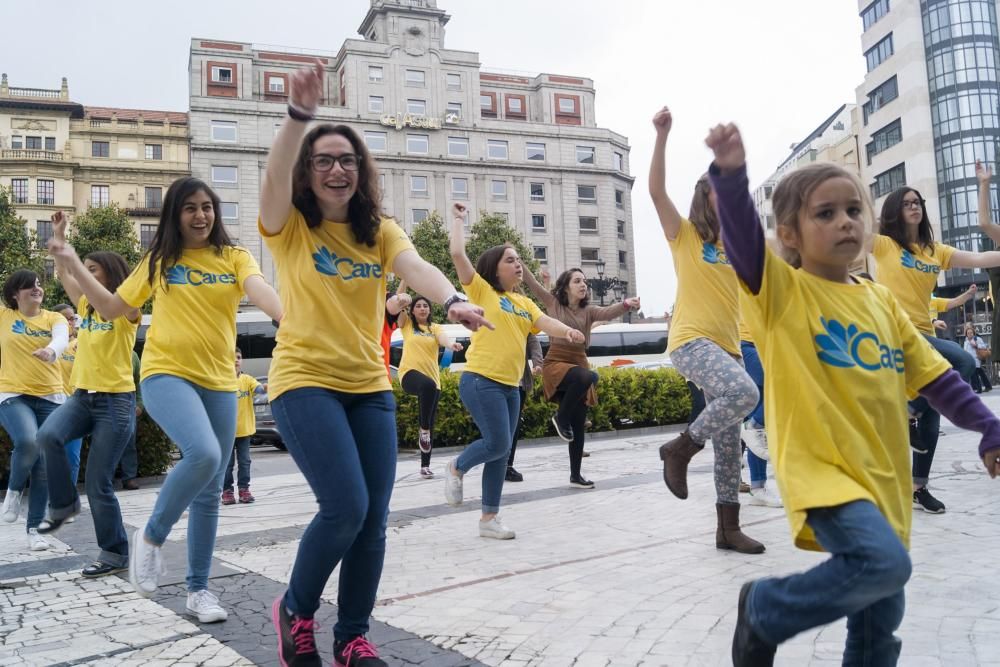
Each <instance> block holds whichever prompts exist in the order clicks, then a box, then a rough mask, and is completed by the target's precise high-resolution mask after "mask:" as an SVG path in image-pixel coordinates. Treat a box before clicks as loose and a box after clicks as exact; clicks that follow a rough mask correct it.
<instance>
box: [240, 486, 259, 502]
mask: <svg viewBox="0 0 1000 667" xmlns="http://www.w3.org/2000/svg"><path fill="white" fill-rule="evenodd" d="M255 500H257V499H256V498H254V497H253V494H252V493H250V487H247V488H245V489H240V502H241V503H252V502H253V501H255Z"/></svg>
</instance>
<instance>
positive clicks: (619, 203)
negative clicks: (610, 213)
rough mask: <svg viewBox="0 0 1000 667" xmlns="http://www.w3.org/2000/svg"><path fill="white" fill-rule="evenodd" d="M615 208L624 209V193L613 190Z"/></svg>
mask: <svg viewBox="0 0 1000 667" xmlns="http://www.w3.org/2000/svg"><path fill="white" fill-rule="evenodd" d="M615 206H616V207H618V208H625V191H624V190H615Z"/></svg>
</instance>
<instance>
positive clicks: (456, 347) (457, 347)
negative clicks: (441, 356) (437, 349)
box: [448, 343, 465, 352]
mask: <svg viewBox="0 0 1000 667" xmlns="http://www.w3.org/2000/svg"><path fill="white" fill-rule="evenodd" d="M448 347H450V348H451V351H452V352H461V351H462V350H464V349H465V346H463V345H462V344H461V343H452V344H451V345H449V346H448Z"/></svg>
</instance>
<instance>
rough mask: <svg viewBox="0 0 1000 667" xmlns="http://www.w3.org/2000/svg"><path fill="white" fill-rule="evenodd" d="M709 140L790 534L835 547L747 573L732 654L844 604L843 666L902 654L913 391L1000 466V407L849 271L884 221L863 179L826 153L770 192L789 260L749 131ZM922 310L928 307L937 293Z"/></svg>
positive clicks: (739, 656) (745, 653) (877, 289)
mask: <svg viewBox="0 0 1000 667" xmlns="http://www.w3.org/2000/svg"><path fill="white" fill-rule="evenodd" d="M706 143H707V144H708V146H709V147H710V148H711V149H712V150H713V152H714V153H715V161H714V162H713V163H712V166H711V167H710V170H709V174H710V178H711V179H712V186H713V188H714V189H715V192H716V203H717V208H718V212H719V220H720V224H721V227H722V235H723V239H724V240H725V245H726V251H727V253H728V255H729V258H730V261H731V262H732V264H733V268H734V269H735V271H736V274H737V276H738V277H739V280H740V283H741V294H740V297H741V298H740V302H741V306H742V307H743V312H744V314H745V317H746V321H747V325H748V327H749V328H750V333H751V334H752V335H753V338H754V341H755V342H756V343H757V346H758V349H759V350H760V355H761V360H762V362H763V365H764V383H765V384H764V393H765V397H766V398H765V401H764V406H765V411H766V413H767V429H768V439H769V450H770V454H771V460H772V461H773V462H774V465H775V470H776V473H777V480H778V485H779V487H781V497H782V499H783V500H784V502H785V510H786V512H787V514H788V517H789V520H790V522H791V527H792V535H793V537H794V539H795V543H796V544H797V545H798V546H800V547H802V548H805V549H813V550H825V551H828V552H830V558H829V559H827V560H826V561H825V562H823V563H821V564H819V565H817V566H816V567H814V568H812V569H811V570H808V571H807V572H803V573H800V574H793V575H790V576H785V577H779V578H767V579H759V580H757V581H752V582H748V583H746V584H744V585H743V587H742V589H741V590H740V594H739V601H738V616H737V623H736V632H735V635H734V638H733V647H732V655H733V663H734V664H735V665H737V666H738V667H742V666H744V665H770V664H772V661H773V659H774V655H775V652H776V650H777V647H778V645H779V644H781V643H782V642H784V641H786V640H787V639H790V638H791V637H793V636H795V635H796V634H798V633H800V632H803V631H805V630H808V629H810V628H814V627H817V626H820V625H824V624H826V623H830V622H832V621H834V620H837V619H839V618H843V617H845V616H846V617H847V642H846V647H845V651H844V658H843V662H844V664H845V665H847V664H851V665H855V664H858V665H860V664H866V665H869V664H870V665H895V664H896V661H897V660H898V658H899V652H900V641H899V639H897V638H896V637H894V636H893V633H894V632H895V630H896V628H898V627H899V624H900V622H901V621H902V619H903V611H904V598H903V587H904V585H905V584H906V581H907V579H909V576H910V571H911V564H910V558H909V555H908V554H907V547H908V543H909V536H910V520H911V515H912V508H911V506H910V479H909V477H910V466H909V449H908V448H907V446H906V394H907V392H908V391H912V392H919V393H920V394H921V395H923V396H924V397H926V398H927V399H928V400H929V401H930V403H931V404H932V405H933V406H934V407H935V408H937V409H939V410H942V411H944V413H945V415H946V416H947V417H948V418H949V419H950V420H951V421H952V422H953V423H955V424H956V425H958V426H961V427H962V428H968V429H971V430H975V431H978V432H980V433H982V434H983V438H982V442H981V444H980V446H979V454H980V456H982V458H983V462H984V464H985V465H986V467H987V470H988V471H989V474H990V475H991V476H993V477H995V476H996V475H997V474H998V473H1000V420H998V419H997V418H996V417H995V416H994V415H993V413H992V412H991V411H990V410H989V409H987V408H986V406H984V405H983V403H982V402H981V401H980V400H979V398H978V397H977V396H976V395H975V394H974V393H973V392H972V389H971V388H970V387H969V385H968V384H967V383H966V382H964V381H963V380H962V378H961V377H960V376H959V375H958V373H956V372H954V371H953V370H951V368H950V367H949V365H948V363H947V362H946V361H945V360H944V359H943V358H942V357H941V355H939V354H938V353H937V352H935V351H934V349H933V348H931V347H930V346H929V345H927V343H926V342H925V341H924V339H923V338H922V337H921V336H920V334H919V333H918V332H917V329H916V328H915V327H914V326H913V324H912V323H911V322H910V318H909V317H908V316H907V314H906V312H905V311H904V310H903V308H902V306H901V305H900V303H899V302H898V301H897V300H896V299H895V298H894V297H893V295H892V293H891V292H890V291H889V290H888V289H886V288H885V287H883V286H881V285H877V284H875V283H872V282H869V281H867V280H863V279H859V278H853V277H852V276H851V275H850V274H849V270H850V267H851V265H852V264H853V262H854V261H855V259H856V258H857V256H858V255H859V254H860V253H861V251H862V249H863V246H864V238H865V233H866V231H867V230H866V227H867V226H868V225H870V224H871V222H872V216H871V205H870V203H869V201H868V197H867V194H866V188H865V187H864V186H862V185H861V183H860V182H859V181H858V179H857V177H856V176H853V175H852V174H850V173H849V172H847V171H846V170H845V169H844V168H842V167H840V166H838V165H834V164H828V163H813V164H810V165H808V166H806V167H803V168H801V169H798V170H796V171H793V172H791V173H790V174H788V175H787V176H785V177H784V178H783V179H782V180H781V182H780V183H778V186H777V187H776V188H775V190H774V194H773V197H772V201H773V202H774V213H775V218H776V221H777V236H778V239H779V241H780V243H781V246H782V250H783V252H784V253H785V254H786V258H787V259H788V262H791V264H789V263H787V262H785V261H782V260H781V259H779V258H778V257H777V256H776V255H774V254H773V253H772V252H771V251H770V250H769V249H768V248H767V246H766V245H765V243H764V232H763V229H762V228H761V225H760V220H759V218H758V216H757V212H756V211H755V210H754V206H753V201H752V199H751V197H750V192H749V186H748V180H747V172H746V159H745V153H744V150H743V142H742V139H741V137H740V133H739V130H737V129H736V127H735V126H733V125H725V126H723V125H719V126H717V127H715V128H714V129H712V130H711V132H710V133H709V136H708V138H707V139H706ZM793 267H798V268H797V269H796V268H793ZM922 308H923V311H924V317H926V315H927V312H926V310H927V302H926V301H925V302H924V304H923V306H922Z"/></svg>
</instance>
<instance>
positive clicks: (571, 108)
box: [559, 97, 576, 113]
mask: <svg viewBox="0 0 1000 667" xmlns="http://www.w3.org/2000/svg"><path fill="white" fill-rule="evenodd" d="M559 113H576V100H575V99H573V98H572V97H560V98H559Z"/></svg>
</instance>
